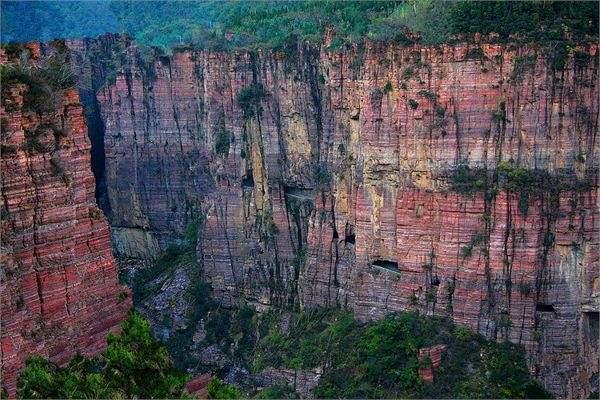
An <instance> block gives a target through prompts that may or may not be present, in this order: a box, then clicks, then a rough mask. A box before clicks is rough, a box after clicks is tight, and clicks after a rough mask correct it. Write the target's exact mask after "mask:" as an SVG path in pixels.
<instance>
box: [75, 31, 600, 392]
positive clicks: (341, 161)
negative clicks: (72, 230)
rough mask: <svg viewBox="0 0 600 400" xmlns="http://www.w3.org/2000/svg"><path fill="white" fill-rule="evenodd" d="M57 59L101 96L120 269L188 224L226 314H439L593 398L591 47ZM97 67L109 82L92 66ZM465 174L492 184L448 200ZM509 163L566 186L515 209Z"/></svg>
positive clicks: (596, 288) (109, 50) (560, 385)
mask: <svg viewBox="0 0 600 400" xmlns="http://www.w3.org/2000/svg"><path fill="white" fill-rule="evenodd" d="M69 47H70V48H71V49H72V51H73V52H74V57H75V59H76V62H75V64H76V68H78V69H79V71H81V75H82V76H83V77H84V78H85V79H84V80H85V81H86V82H88V83H89V85H88V86H89V87H91V88H92V90H94V91H97V93H96V96H95V99H94V101H96V102H97V104H98V112H99V115H100V117H101V120H102V121H103V123H104V130H103V131H99V134H103V135H104V136H103V138H104V140H103V145H104V147H105V154H106V162H105V167H104V168H105V170H104V175H105V177H106V197H107V198H108V206H107V207H108V208H110V212H109V219H110V221H111V224H112V225H114V226H115V229H114V230H113V233H115V235H114V237H113V241H114V242H115V244H116V247H117V250H118V251H119V252H120V254H122V255H124V256H132V257H139V256H140V255H142V256H143V254H145V253H146V254H148V253H152V252H154V251H155V249H156V248H157V247H158V246H164V245H165V244H166V243H168V241H169V238H173V237H174V236H173V233H181V232H182V231H183V227H184V226H185V224H186V222H187V221H189V219H190V216H191V215H192V214H193V213H194V212H199V210H201V211H202V212H205V213H206V214H207V220H206V223H205V225H204V232H203V235H202V237H203V240H202V242H201V243H200V245H199V249H198V250H199V251H198V255H199V258H200V259H201V260H202V262H203V273H204V276H205V277H206V279H207V280H208V281H209V282H211V284H212V288H213V294H214V296H215V297H217V298H219V299H220V300H221V301H222V302H224V303H225V304H230V303H232V302H233V301H234V300H235V299H236V298H240V297H241V298H244V299H245V300H246V301H250V302H252V303H254V304H256V305H257V306H259V307H266V306H269V305H273V304H278V305H286V304H294V303H300V304H302V305H304V306H311V305H317V304H339V305H348V306H350V307H352V308H353V309H354V310H355V312H356V314H357V315H358V317H359V318H361V319H370V318H378V317H380V316H382V315H384V314H385V313H387V312H390V311H396V310H406V309H419V310H421V311H422V312H425V313H428V314H436V315H447V316H449V317H450V318H453V319H454V320H455V321H456V322H457V323H460V324H464V325H467V326H470V327H471V328H473V329H474V330H475V331H477V332H480V333H482V334H484V335H486V336H487V337H490V338H498V339H504V338H506V339H509V340H511V341H514V342H517V343H521V344H523V345H524V346H525V348H526V349H527V351H528V358H529V365H530V367H531V371H532V373H533V374H534V376H536V377H537V378H538V379H539V380H540V381H542V382H543V384H544V385H545V386H546V388H548V389H549V390H551V391H552V392H554V393H556V394H557V395H560V396H573V397H580V396H584V395H587V394H588V393H589V392H590V390H591V389H592V383H593V380H594V376H597V373H598V356H599V353H598V348H599V344H598V335H597V331H598V309H599V296H600V279H599V276H598V267H599V263H600V256H599V233H600V232H599V231H600V221H599V215H598V204H599V200H598V167H599V165H598V146H599V145H598V141H597V132H598V117H599V107H598V94H599V93H598V86H597V77H598V54H597V47H595V46H581V48H578V49H572V50H573V51H572V54H571V55H569V56H568V57H566V59H564V60H560V61H565V67H564V68H558V67H557V64H559V63H558V62H557V60H553V59H552V57H551V56H549V55H548V54H547V53H546V52H545V51H543V50H541V49H539V48H535V47H524V46H522V47H517V46H508V45H506V46H503V45H489V44H471V45H467V44H462V45H456V46H440V47H437V48H432V47H421V46H417V45H415V46H411V47H401V46H375V45H372V44H367V45H366V47H365V48H355V49H353V50H347V51H344V52H329V51H327V50H325V49H315V48H313V47H310V46H306V45H303V44H299V45H298V46H297V47H293V48H288V49H285V51H278V52H275V53H268V54H267V53H259V54H255V55H251V54H246V53H233V54H220V53H211V52H204V51H195V50H179V51H177V52H175V54H173V56H170V57H166V56H158V55H155V56H152V55H148V54H147V53H142V52H140V51H138V50H137V49H136V48H135V47H134V46H133V45H131V44H130V43H129V42H128V41H127V40H125V39H123V38H119V37H114V36H107V37H104V38H102V39H100V40H98V41H77V42H71V43H69ZM115 54H124V55H125V56H123V57H114V55H115ZM110 57H113V59H115V60H116V61H115V63H116V67H115V64H112V66H106V65H105V64H101V63H98V62H97V60H98V59H103V58H110ZM89 87H87V89H86V90H90V88H89ZM460 165H469V166H470V167H471V168H474V169H476V168H480V169H483V170H484V171H485V172H486V174H487V175H486V176H485V179H484V180H482V181H481V182H476V181H475V180H474V182H473V186H477V187H479V188H480V190H476V191H472V192H471V193H461V192H457V191H456V190H454V187H453V185H452V179H453V178H452V177H453V176H454V174H455V171H457V170H458V169H459V166H460ZM506 165H511V166H514V167H519V168H521V169H522V170H523V171H526V172H527V173H531V172H532V171H534V172H535V171H537V172H536V173H538V172H539V171H541V172H543V173H544V174H547V175H548V176H554V175H561V174H562V175H564V176H565V177H566V178H565V179H562V180H558V181H556V182H559V183H558V184H556V185H552V186H551V187H549V186H548V185H547V186H546V187H542V188H541V189H540V190H537V191H536V192H535V193H534V194H532V195H531V196H529V195H527V196H525V195H523V194H519V193H517V192H515V191H514V190H513V191H511V190H508V189H507V188H504V187H500V186H497V185H496V181H497V179H498V174H497V171H498V169H500V168H499V167H501V166H506ZM541 172H540V173H541ZM548 182H549V181H548ZM569 182H570V183H569ZM577 182H587V184H586V185H578V184H577ZM567 183H568V184H567ZM563 185H564V186H563ZM148 249H150V250H148Z"/></svg>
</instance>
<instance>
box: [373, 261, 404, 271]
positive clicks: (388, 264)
mask: <svg viewBox="0 0 600 400" xmlns="http://www.w3.org/2000/svg"><path fill="white" fill-rule="evenodd" d="M373 266H374V267H378V268H383V269H387V270H388V271H392V272H396V273H398V274H399V273H400V269H399V268H398V263H397V262H395V261H390V260H375V261H373Z"/></svg>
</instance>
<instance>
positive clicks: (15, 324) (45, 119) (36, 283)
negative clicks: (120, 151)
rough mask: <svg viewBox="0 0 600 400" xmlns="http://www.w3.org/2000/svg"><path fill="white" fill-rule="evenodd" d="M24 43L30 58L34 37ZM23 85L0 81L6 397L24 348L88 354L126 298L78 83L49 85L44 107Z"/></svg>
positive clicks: (60, 355) (61, 356)
mask: <svg viewBox="0 0 600 400" xmlns="http://www.w3.org/2000/svg"><path fill="white" fill-rule="evenodd" d="M31 52H32V55H33V56H34V57H38V56H39V55H40V48H39V46H33V47H32V48H31ZM0 56H2V57H0V58H2V59H3V62H4V63H5V62H7V61H8V59H7V57H6V54H5V53H4V51H3V50H2V51H0ZM3 76H4V75H3ZM30 90H33V89H32V88H31V87H30V86H28V85H25V84H12V83H7V82H6V81H4V82H3V87H2V105H1V107H0V118H1V123H2V134H1V144H2V149H1V152H2V161H1V167H2V168H1V169H2V186H1V196H2V205H1V207H2V209H1V212H2V221H1V237H2V241H1V246H2V248H1V250H2V252H1V264H2V269H1V273H0V280H1V291H2V300H1V315H2V330H1V350H2V351H1V361H2V364H1V371H2V387H3V388H4V389H6V390H7V391H8V393H9V394H10V395H11V396H14V395H15V389H16V379H17V374H18V372H19V370H20V369H21V368H22V367H23V365H24V362H25V360H26V359H27V357H29V356H31V355H40V356H44V357H48V358H49V359H50V360H51V361H53V362H57V363H59V364H63V363H65V362H67V361H68V360H69V359H70V358H71V357H72V356H74V355H75V354H76V353H81V354H83V355H93V354H96V353H98V352H99V351H101V350H103V348H104V347H105V346H106V335H107V333H108V332H109V331H111V330H115V329H117V328H118V326H119V323H120V322H121V320H122V319H123V318H124V317H125V314H126V313H127V310H128V309H129V308H130V305H131V299H130V296H129V290H128V289H127V288H125V287H122V286H121V285H119V282H118V277H117V266H116V263H115V260H114V258H113V255H112V252H111V244H110V233H109V227H108V224H107V220H106V218H105V217H104V215H103V214H102V212H101V211H100V210H99V209H98V207H97V206H96V202H95V199H94V186H95V185H94V177H93V175H92V172H91V169H90V141H89V139H88V136H87V133H88V132H87V126H86V120H85V114H84V110H83V107H82V106H81V104H80V102H79V96H78V93H77V90H76V89H73V88H72V89H67V90H65V91H61V92H57V93H54V96H55V98H52V100H53V101H54V103H53V105H52V107H50V110H48V111H44V112H36V111H33V110H31V106H32V104H31V103H29V99H30V98H31V96H28V93H29V91H30Z"/></svg>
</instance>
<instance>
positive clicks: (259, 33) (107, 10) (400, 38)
mask: <svg viewBox="0 0 600 400" xmlns="http://www.w3.org/2000/svg"><path fill="white" fill-rule="evenodd" d="M24 19H27V20H35V21H39V22H40V23H39V24H29V25H27V24H23V23H22V21H23V20H24ZM328 27H331V28H333V29H334V30H335V31H336V32H337V34H338V35H337V40H336V42H335V43H334V45H342V44H343V43H344V42H354V41H360V40H362V39H363V38H365V37H368V38H370V39H372V40H377V41H393V42H410V41H413V40H416V41H420V42H423V43H427V44H435V43H440V42H445V41H449V40H452V39H453V38H454V37H455V35H463V34H466V35H471V34H474V33H476V32H479V33H483V34H486V33H492V32H494V33H498V35H499V36H498V39H499V40H506V39H508V38H509V37H511V36H512V37H513V39H521V40H528V41H531V40H536V41H537V40H556V39H562V38H565V37H569V38H570V39H571V40H578V39H579V40H580V39H583V38H585V36H586V35H591V36H596V35H597V33H598V3H596V2H583V3H578V2H562V1H556V2H502V1H497V2H470V1H467V2H456V3H451V2H442V1H432V0H407V1H397V0H396V1H361V2H344V1H330V0H328V1H316V0H309V1H272V0H263V1H251V2H250V1H249V2H245V1H205V2H200V1H177V2H147V1H91V2H46V1H26V2H17V1H3V2H2V32H3V38H2V41H3V42H9V41H28V40H50V39H53V38H79V37H86V36H89V37H92V36H97V35H99V34H102V33H104V32H119V33H128V34H130V35H132V36H134V37H135V39H137V41H138V42H140V43H142V44H146V45H153V46H161V47H170V46H173V45H182V44H194V45H197V46H206V47H210V48H213V49H224V48H240V47H241V48H255V47H277V46H281V45H282V44H284V43H285V42H286V41H287V40H289V39H292V38H301V39H306V40H310V41H313V42H319V41H320V40H321V38H322V34H323V31H324V29H326V28H328ZM409 31H411V32H418V33H419V35H418V36H417V37H415V36H413V35H411V34H409Z"/></svg>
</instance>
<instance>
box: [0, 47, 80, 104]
mask: <svg viewBox="0 0 600 400" xmlns="http://www.w3.org/2000/svg"><path fill="white" fill-rule="evenodd" d="M24 54H26V53H24ZM12 61H13V62H11V63H9V64H5V65H0V81H1V82H2V86H3V90H4V89H5V88H6V87H7V85H6V84H10V83H22V84H25V85H27V86H28V90H27V92H26V93H25V99H24V104H25V106H26V107H30V108H31V109H32V110H34V111H37V112H50V111H54V110H56V108H57V106H58V101H59V100H60V98H61V93H62V90H64V89H67V88H70V87H73V86H74V85H75V78H74V76H73V73H72V72H71V70H70V68H69V66H68V64H66V61H65V60H64V58H62V57H60V56H59V55H56V56H52V57H49V58H47V59H44V60H40V61H37V62H36V63H35V64H34V63H31V62H30V61H29V60H28V58H27V57H21V58H19V59H15V60H12Z"/></svg>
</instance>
